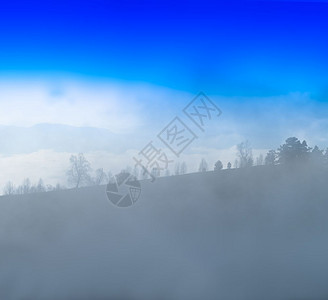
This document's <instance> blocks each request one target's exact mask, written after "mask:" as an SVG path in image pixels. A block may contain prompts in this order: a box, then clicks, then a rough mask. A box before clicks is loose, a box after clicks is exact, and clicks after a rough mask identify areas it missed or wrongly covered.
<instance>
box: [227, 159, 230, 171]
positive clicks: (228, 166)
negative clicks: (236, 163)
mask: <svg viewBox="0 0 328 300" xmlns="http://www.w3.org/2000/svg"><path fill="white" fill-rule="evenodd" d="M227 169H229V170H230V169H231V162H230V161H229V162H228V164H227Z"/></svg>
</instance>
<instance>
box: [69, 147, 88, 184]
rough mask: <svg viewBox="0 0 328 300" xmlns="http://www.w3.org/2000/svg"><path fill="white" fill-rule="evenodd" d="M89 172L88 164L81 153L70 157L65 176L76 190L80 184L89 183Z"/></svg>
mask: <svg viewBox="0 0 328 300" xmlns="http://www.w3.org/2000/svg"><path fill="white" fill-rule="evenodd" d="M90 171H91V167H90V163H89V162H88V161H87V160H86V158H85V157H84V155H83V153H79V154H78V155H77V156H76V155H72V156H71V157H70V169H69V170H68V171H67V176H68V181H69V182H70V183H72V184H73V185H74V186H75V188H78V187H79V186H80V185H81V184H87V183H88V182H90Z"/></svg>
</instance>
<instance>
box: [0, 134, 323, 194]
mask: <svg viewBox="0 0 328 300" xmlns="http://www.w3.org/2000/svg"><path fill="white" fill-rule="evenodd" d="M69 162H70V166H69V169H68V170H67V172H66V175H67V183H68V186H69V187H74V188H79V187H81V186H95V185H101V184H107V183H108V182H111V181H115V179H114V177H113V175H112V173H111V172H110V171H109V172H105V171H104V169H103V168H99V169H96V170H95V172H93V174H92V168H91V165H90V162H89V161H88V160H87V159H86V158H85V156H84V154H83V153H79V154H78V155H72V156H71V157H70V159H69ZM305 163H311V164H314V165H325V166H328V148H326V149H325V150H324V149H320V148H319V147H318V146H315V147H314V148H311V147H309V146H308V145H307V142H306V141H302V142H301V141H300V140H299V139H297V138H296V137H290V138H288V139H286V141H285V143H284V144H283V145H281V146H279V147H278V148H277V149H275V150H274V149H272V150H269V151H268V153H267V154H266V156H265V157H263V155H260V156H258V157H256V159H255V160H254V158H253V153H252V148H251V146H250V143H249V142H248V141H245V142H242V143H240V144H238V145H237V159H236V160H235V162H234V165H233V166H232V163H231V162H228V163H227V166H226V168H227V169H231V168H232V167H234V168H245V167H252V166H259V165H271V166H273V165H287V164H305ZM223 168H224V166H223V163H222V161H221V160H218V161H217V162H216V163H215V164H214V171H219V170H222V169H223ZM208 170H209V165H208V163H207V161H206V159H205V158H202V159H201V161H200V164H199V167H198V172H206V171H208ZM187 171H188V168H187V164H186V162H182V163H180V162H177V163H176V164H175V168H174V174H173V175H182V174H186V173H187ZM121 173H130V174H132V175H133V176H134V177H135V178H136V179H139V180H142V179H148V178H150V176H154V177H159V176H161V174H160V171H159V170H157V169H155V168H153V169H152V170H151V172H150V174H149V173H147V172H142V171H141V172H139V171H138V170H137V168H134V169H132V168H130V167H127V168H126V169H123V170H122V171H121ZM163 175H164V176H170V175H171V174H170V171H169V170H166V171H165V173H164V174H163ZM63 189H67V187H66V186H64V185H61V184H59V183H57V184H56V185H55V186H53V185H49V184H45V183H44V182H43V180H42V179H41V178H40V179H39V181H38V182H37V183H35V184H32V183H31V181H30V179H29V178H26V179H24V181H23V182H22V184H20V185H18V186H15V185H14V184H13V183H12V182H11V181H9V182H7V184H6V185H5V187H4V189H3V193H4V194H5V195H13V194H28V193H40V192H48V191H57V190H63Z"/></svg>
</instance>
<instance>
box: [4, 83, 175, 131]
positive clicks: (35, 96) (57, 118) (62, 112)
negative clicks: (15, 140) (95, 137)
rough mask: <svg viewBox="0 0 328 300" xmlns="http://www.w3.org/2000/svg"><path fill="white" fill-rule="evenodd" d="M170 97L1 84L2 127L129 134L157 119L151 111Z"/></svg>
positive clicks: (106, 86) (105, 87)
mask: <svg viewBox="0 0 328 300" xmlns="http://www.w3.org/2000/svg"><path fill="white" fill-rule="evenodd" d="M173 94H174V93H173V92H172V91H170V90H168V89H164V88H157V87H151V86H147V85H142V84H132V83H131V84H127V83H125V84H123V83H115V82H112V81H107V82H106V81H103V82H94V81H90V80H89V81H88V80H86V79H80V80H73V79H68V78H66V79H62V80H54V79H44V80H40V79H38V80H36V79H34V80H32V79H13V78H12V79H3V78H2V79H0V124H1V125H14V126H32V125H35V124H39V123H53V124H65V125H71V126H77V127H97V128H106V129H109V130H111V131H112V132H117V133H122V132H131V131H133V130H135V128H137V127H139V126H141V125H144V123H145V119H147V117H148V116H149V115H150V116H151V117H152V114H153V113H155V114H156V112H154V110H153V109H152V107H150V106H151V105H154V104H156V105H158V104H159V103H160V102H163V107H165V104H164V102H165V101H162V100H164V99H172V95H173ZM175 95H176V93H175ZM163 107H162V108H163ZM148 108H149V110H148ZM150 111H151V112H152V113H149V112H150ZM160 113H161V112H160V111H158V112H157V114H160Z"/></svg>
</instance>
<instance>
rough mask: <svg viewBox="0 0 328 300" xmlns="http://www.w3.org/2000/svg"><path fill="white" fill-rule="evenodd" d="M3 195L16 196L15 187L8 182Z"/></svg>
mask: <svg viewBox="0 0 328 300" xmlns="http://www.w3.org/2000/svg"><path fill="white" fill-rule="evenodd" d="M3 193H4V194H5V195H13V194H15V186H14V184H13V183H12V182H11V181H8V182H7V183H6V185H5V187H4V189H3Z"/></svg>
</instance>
